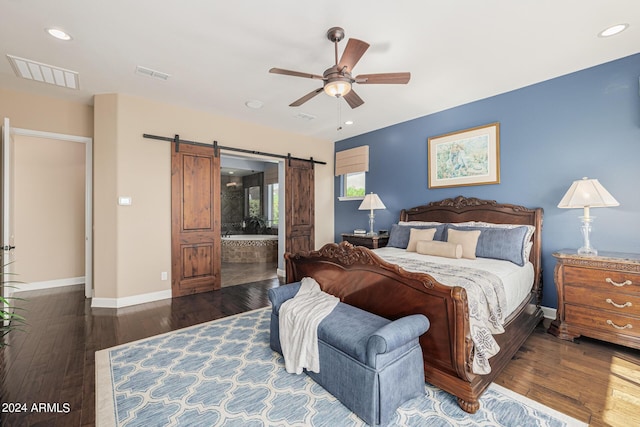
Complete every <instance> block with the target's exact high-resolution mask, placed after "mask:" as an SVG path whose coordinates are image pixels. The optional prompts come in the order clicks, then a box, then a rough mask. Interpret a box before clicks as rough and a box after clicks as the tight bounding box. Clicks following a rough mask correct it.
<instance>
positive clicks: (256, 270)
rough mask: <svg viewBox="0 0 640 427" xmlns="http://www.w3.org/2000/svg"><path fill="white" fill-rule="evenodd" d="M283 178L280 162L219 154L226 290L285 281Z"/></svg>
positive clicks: (223, 278) (223, 271)
mask: <svg viewBox="0 0 640 427" xmlns="http://www.w3.org/2000/svg"><path fill="white" fill-rule="evenodd" d="M283 175H284V167H283V162H282V161H280V162H279V161H276V160H273V161H269V160H263V159H256V158H251V157H243V156H233V155H226V154H223V155H222V156H221V168H220V199H221V204H220V207H221V211H222V212H221V231H222V245H221V257H222V268H221V276H222V287H227V286H234V285H239V284H244V283H251V282H257V281H262V280H273V279H276V278H278V277H281V278H282V280H284V267H283V262H282V261H281V260H282V255H283V254H284V227H283V225H284V204H283V200H284V193H283V192H284V185H282V177H283Z"/></svg>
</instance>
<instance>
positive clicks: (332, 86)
mask: <svg viewBox="0 0 640 427" xmlns="http://www.w3.org/2000/svg"><path fill="white" fill-rule="evenodd" d="M327 38H328V39H329V40H330V41H332V42H333V44H334V47H335V61H336V63H335V65H334V66H332V67H330V68H327V69H326V70H325V72H324V73H323V74H322V75H319V74H309V73H301V72H299V71H291V70H283V69H282V68H272V69H270V70H269V72H270V73H273V74H284V75H286V76H294V77H304V78H308V79H316V80H322V81H323V82H324V83H323V85H322V87H321V88H319V89H315V90H313V91H311V92H309V93H308V94H306V95H305V96H303V97H302V98H300V99H298V100H296V101H294V102H292V103H291V104H289V106H290V107H298V106H300V105H302V104H304V103H305V102H307V101H308V100H310V99H311V98H313V97H314V96H316V95H317V94H319V93H320V92H322V91H324V92H325V93H327V95H329V96H335V97H336V98H344V100H345V101H347V104H349V106H350V107H351V108H357V107H359V106H361V105H362V104H364V101H363V100H362V98H360V97H359V96H358V94H356V93H355V91H354V90H353V88H352V85H353V83H358V84H407V83H409V79H410V78H411V73H379V74H359V75H357V76H355V77H353V76H352V75H351V73H352V72H353V67H355V66H356V64H357V63H358V61H359V60H360V58H362V55H364V53H365V52H366V51H367V49H368V48H369V43H366V42H363V41H362V40H358V39H349V41H348V42H347V47H345V49H344V52H343V53H342V58H340V61H338V43H339V42H340V41H341V40H342V39H344V30H343V29H342V28H340V27H333V28H329V30H328V31H327Z"/></svg>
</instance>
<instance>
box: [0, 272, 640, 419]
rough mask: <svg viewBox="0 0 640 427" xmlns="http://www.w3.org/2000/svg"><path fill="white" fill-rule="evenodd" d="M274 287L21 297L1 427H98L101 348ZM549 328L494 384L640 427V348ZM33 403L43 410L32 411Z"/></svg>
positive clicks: (5, 371)
mask: <svg viewBox="0 0 640 427" xmlns="http://www.w3.org/2000/svg"><path fill="white" fill-rule="evenodd" d="M275 286H278V280H277V279H274V280H268V281H262V282H256V283H253V284H247V285H237V286H231V287H228V288H223V289H221V290H219V291H215V292H208V293H204V294H198V295H193V296H187V297H182V298H176V299H173V300H164V301H158V302H154V303H148V304H142V305H138V306H133V307H128V308H124V309H119V310H115V309H92V308H91V306H90V302H89V301H88V300H85V298H84V290H83V286H72V287H65V288H57V289H51V290H46V291H37V292H28V293H27V292H25V293H22V294H21V296H22V297H23V298H25V299H26V300H25V301H24V302H22V306H23V307H24V308H25V309H26V310H27V312H26V313H25V314H26V317H27V319H28V322H29V326H28V327H27V328H25V331H24V332H12V333H11V334H10V335H9V337H8V343H9V344H10V346H9V347H5V348H4V349H2V350H0V379H1V380H2V383H1V385H0V387H1V388H0V402H2V404H3V406H2V407H3V408H5V409H7V408H8V405H9V404H11V403H13V404H16V403H17V404H26V409H27V412H25V413H7V412H4V413H0V417H1V418H0V419H1V420H2V425H3V426H21V427H22V426H64V427H71V426H90V425H94V423H95V390H94V389H95V352H96V351H97V350H102V349H105V348H109V347H112V346H115V345H118V344H123V343H126V342H130V341H134V340H138V339H141V338H146V337H149V336H153V335H157V334H160V333H163V332H168V331H171V330H175V329H179V328H184V327H187V326H191V325H195V324H198V323H202V322H206V321H209V320H214V319H219V318H221V317H225V316H229V315H232V314H237V313H241V312H243V311H247V310H252V309H256V308H260V307H266V306H267V305H269V301H268V299H267V290H268V289H270V288H272V287H275ZM547 323H548V322H547ZM545 326H546V325H542V324H541V325H540V326H539V327H538V328H537V329H536V331H535V332H534V333H533V334H532V336H531V337H530V338H529V339H528V340H527V342H526V343H525V345H524V346H523V347H522V349H521V350H520V351H519V352H518V353H517V355H516V356H515V357H514V359H513V360H512V362H511V363H510V364H509V365H508V366H507V368H506V369H505V371H504V372H503V373H502V374H501V375H500V376H499V377H498V378H497V380H496V382H497V383H499V384H501V385H503V386H505V387H507V388H510V389H512V390H514V391H516V392H518V393H520V394H524V395H526V396H528V397H530V398H531V399H533V400H536V401H539V402H541V403H543V404H545V405H547V406H550V407H553V408H555V409H557V410H559V411H561V412H564V413H567V414H569V415H571V416H573V417H575V418H578V419H580V420H582V421H585V422H588V423H590V424H591V425H593V426H625V427H626V426H630V425H640V351H638V350H633V349H628V348H625V347H620V346H615V345H610V344H606V343H602V342H599V341H595V340H589V339H580V340H579V341H578V342H576V343H570V342H565V341H561V340H559V339H557V338H555V337H553V336H552V335H550V334H548V333H546V329H545ZM34 403H35V404H40V403H43V404H49V407H48V408H46V407H42V409H43V410H46V411H44V412H40V413H39V412H32V411H31V410H32V405H33V404H34ZM55 404H58V407H56V406H55ZM65 404H67V405H65ZM36 408H40V407H39V406H36ZM67 408H68V410H67ZM13 409H15V407H14V408H13ZM56 410H57V411H59V412H56Z"/></svg>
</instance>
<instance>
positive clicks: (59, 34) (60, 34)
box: [46, 28, 71, 41]
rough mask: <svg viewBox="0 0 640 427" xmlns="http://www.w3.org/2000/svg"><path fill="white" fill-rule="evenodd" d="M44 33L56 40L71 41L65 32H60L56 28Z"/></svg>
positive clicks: (48, 29)
mask: <svg viewBox="0 0 640 427" xmlns="http://www.w3.org/2000/svg"><path fill="white" fill-rule="evenodd" d="M46 31H47V34H49V35H50V36H52V37H55V38H57V39H58V40H64V41H69V40H71V36H70V35H69V34H68V33H67V32H65V31H62V30H60V29H58V28H47V29H46Z"/></svg>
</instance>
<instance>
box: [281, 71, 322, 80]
mask: <svg viewBox="0 0 640 427" xmlns="http://www.w3.org/2000/svg"><path fill="white" fill-rule="evenodd" d="M269 72H270V73H272V74H283V75H285V76H293V77H304V78H307V79H318V80H323V79H324V77H322V76H319V75H318V74H309V73H301V72H300V71H291V70H283V69H282V68H272V69H270V70H269Z"/></svg>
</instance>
